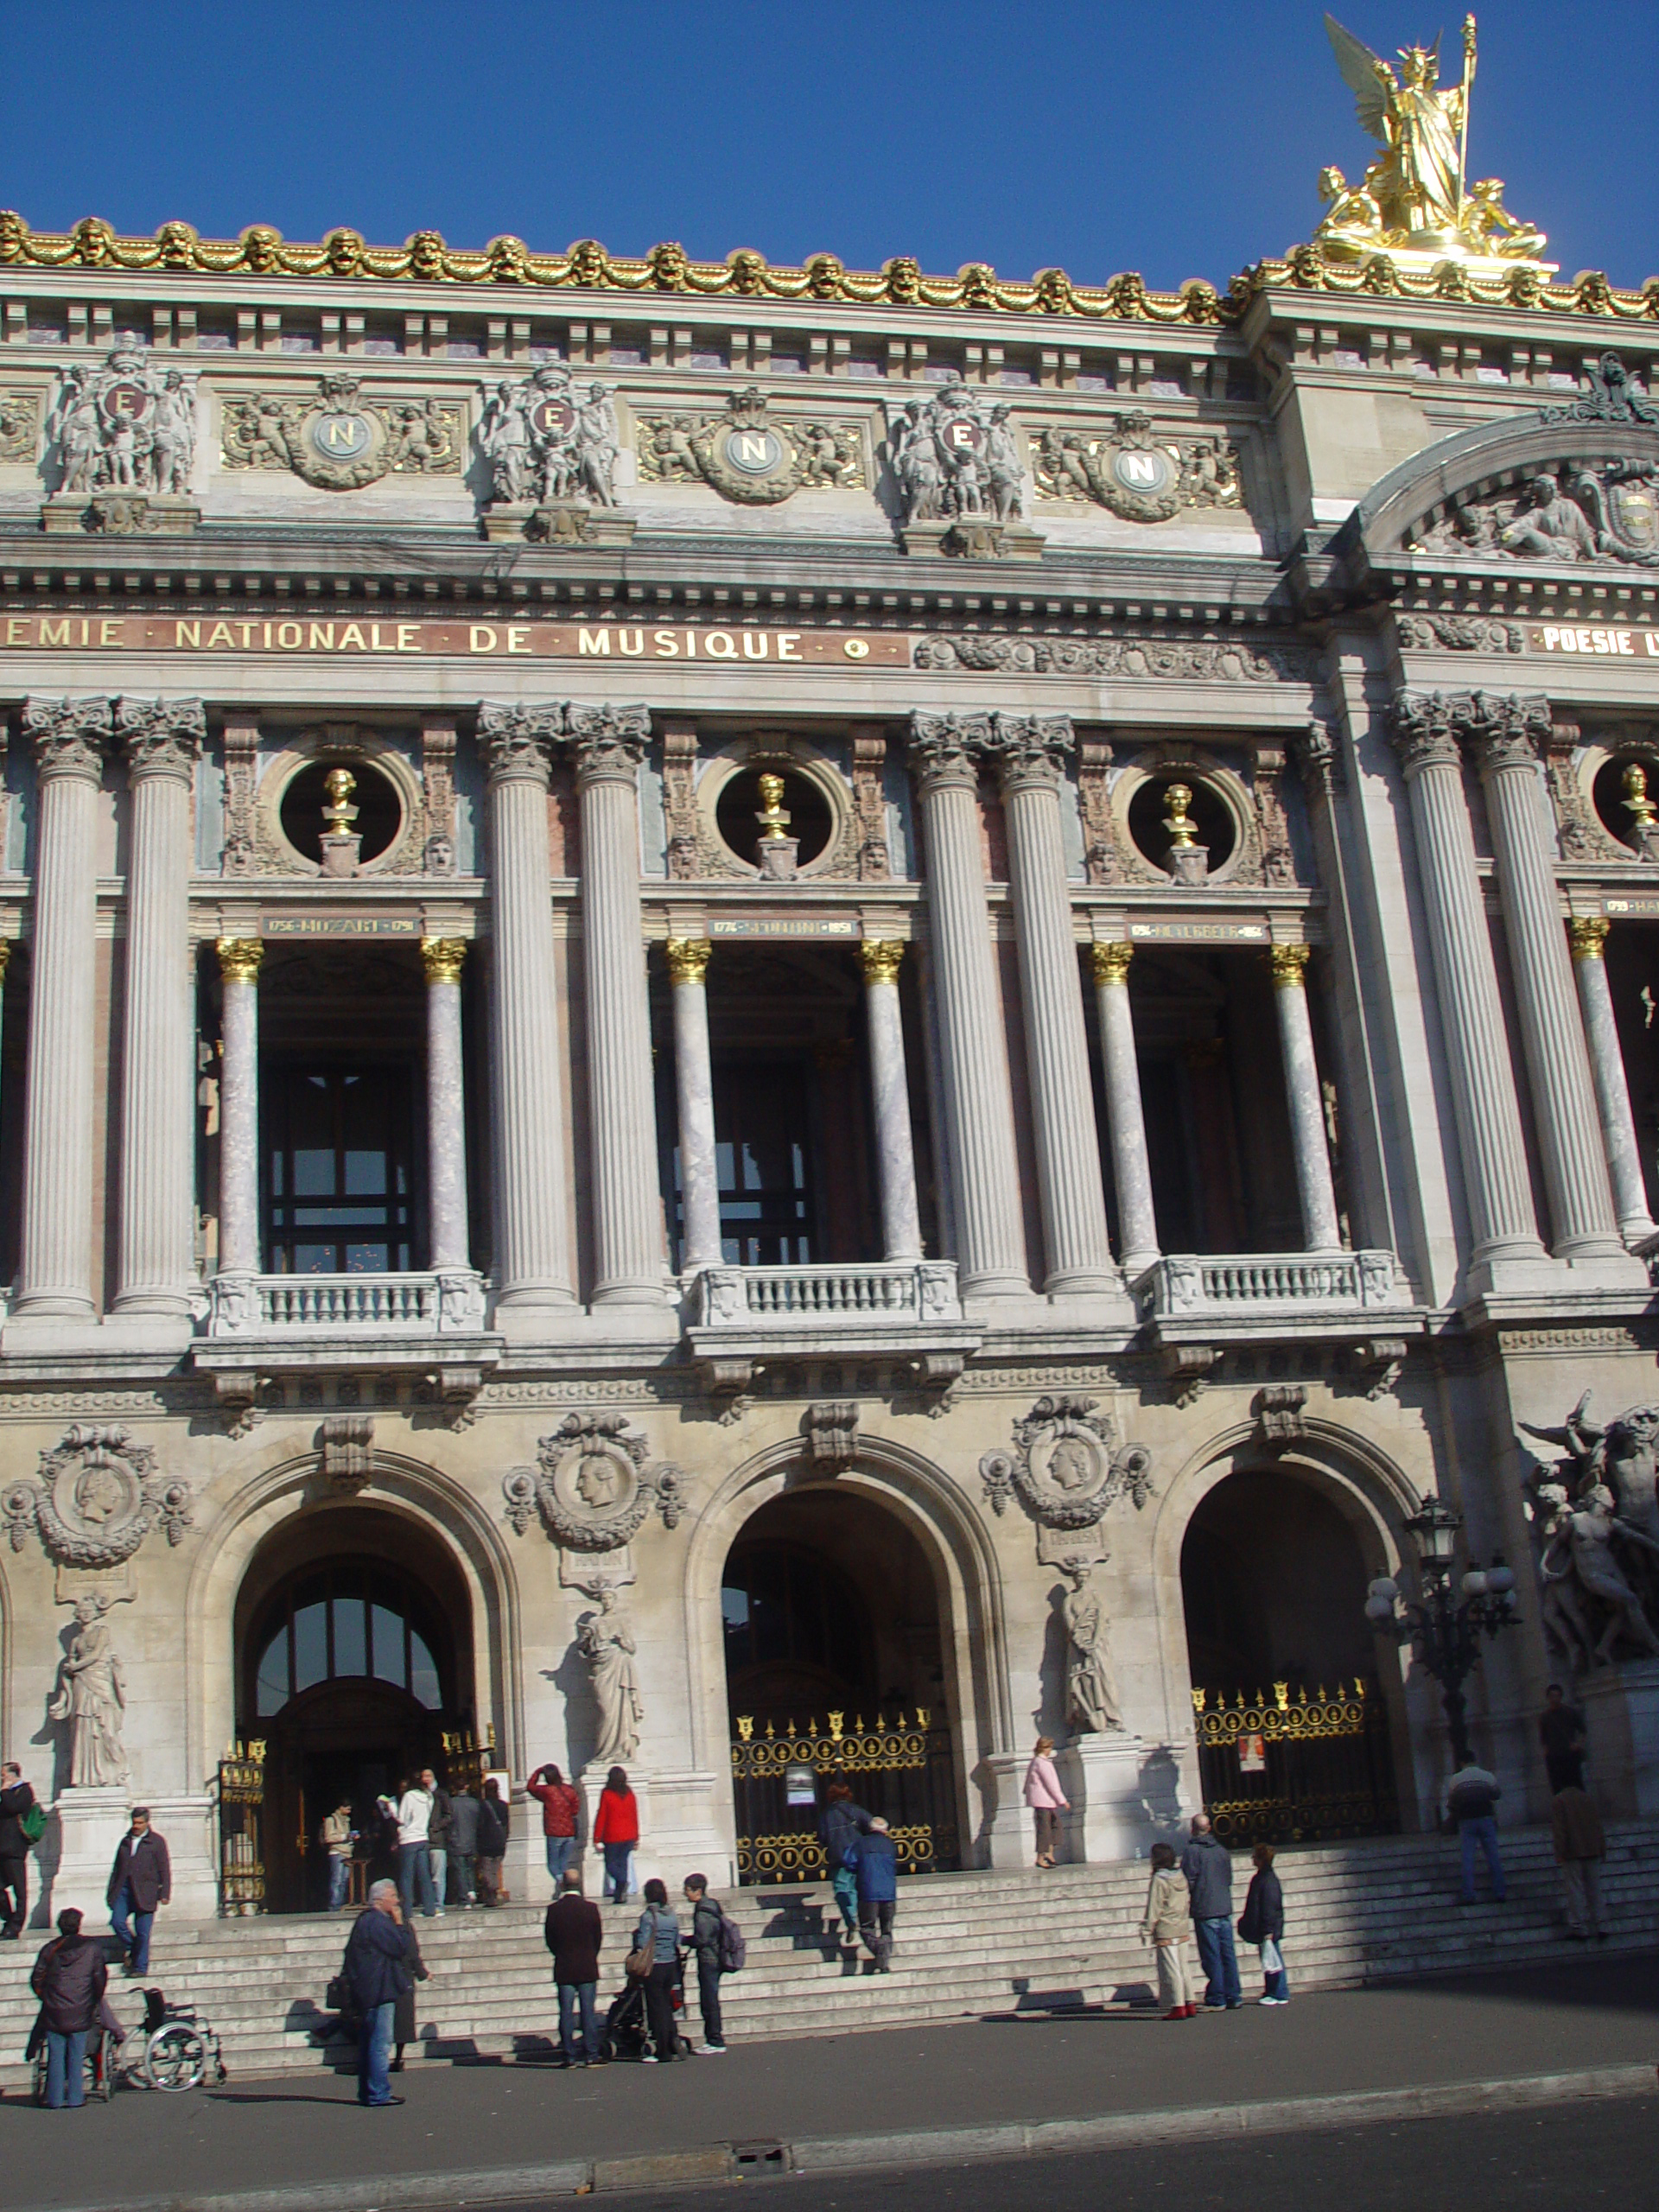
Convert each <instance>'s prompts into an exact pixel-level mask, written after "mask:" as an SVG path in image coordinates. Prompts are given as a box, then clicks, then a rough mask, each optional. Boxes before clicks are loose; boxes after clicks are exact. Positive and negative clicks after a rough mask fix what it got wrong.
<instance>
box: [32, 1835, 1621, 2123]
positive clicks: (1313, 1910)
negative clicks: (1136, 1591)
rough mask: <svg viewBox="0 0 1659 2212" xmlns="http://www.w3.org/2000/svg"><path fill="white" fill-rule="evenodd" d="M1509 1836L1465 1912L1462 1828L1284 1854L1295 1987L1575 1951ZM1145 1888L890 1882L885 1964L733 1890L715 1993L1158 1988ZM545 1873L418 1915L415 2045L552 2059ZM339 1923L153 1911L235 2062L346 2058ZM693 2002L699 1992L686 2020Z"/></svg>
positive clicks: (818, 2014)
mask: <svg viewBox="0 0 1659 2212" xmlns="http://www.w3.org/2000/svg"><path fill="white" fill-rule="evenodd" d="M1502 1841H1503V1856H1504V1863H1505V1866H1506V1868H1507V1870H1508V1874H1509V1891H1510V1895H1509V1902H1508V1904H1505V1905H1503V1906H1498V1905H1493V1904H1484V1903H1483V1904H1478V1905H1476V1906H1474V1907H1472V1908H1468V1909H1465V1908H1462V1907H1460V1906H1459V1904H1458V1903H1457V1891H1458V1873H1457V1859H1458V1846H1457V1843H1456V1840H1454V1839H1452V1838H1446V1837H1439V1836H1402V1837H1395V1838H1389V1839H1383V1840H1375V1841H1368V1842H1363V1843H1352V1844H1343V1845H1327V1846H1315V1847H1306V1848H1300V1849H1287V1850H1285V1851H1282V1852H1281V1853H1280V1855H1279V1860H1278V1867H1279V1872H1280V1873H1281V1877H1282V1878H1283V1881H1284V1886H1285V1908H1286V1938H1285V1954H1286V1962H1287V1966H1288V1967H1289V1969H1290V1977H1291V1986H1292V1990H1293V1992H1295V1991H1298V1990H1308V1989H1313V1988H1321V1987H1323V1988H1332V1987H1337V1986H1342V1985H1344V1984H1346V1985H1350V1986H1351V1985H1353V1984H1356V1983H1359V1982H1367V1981H1377V1980H1388V1979H1391V1978H1400V1977H1404V1976H1408V1975H1413V1974H1447V1973H1459V1972H1468V1971H1471V1970H1473V1969H1477V1968H1491V1967H1503V1966H1511V1965H1513V1966H1522V1965H1532V1964H1535V1963H1537V1962H1539V1961H1545V1960H1549V1959H1558V1958H1565V1957H1574V1956H1581V1955H1583V1954H1582V1947H1581V1946H1580V1945H1578V1944H1575V1943H1573V1942H1570V1941H1569V1940H1568V1939H1567V1936H1566V1933H1565V1923H1564V1920H1563V1917H1562V1915H1561V1910H1560V1892H1559V1887H1558V1884H1557V1880H1556V1874H1555V1866H1554V1857H1553V1855H1552V1853H1551V1850H1550V1842H1549V1835H1548V1831H1547V1830H1545V1829H1541V1828H1533V1829H1510V1830H1508V1831H1506V1832H1505V1833H1504V1834H1503V1838H1502ZM1656 1847H1659V1821H1626V1822H1621V1823H1616V1824H1614V1825H1613V1826H1612V1827H1610V1828H1609V1831H1608V1857H1607V1859H1606V1862H1605V1870H1604V1874H1603V1891H1604V1910H1605V1915H1606V1917H1607V1920H1608V1922H1609V1924H1610V1925H1611V1927H1612V1928H1613V1929H1614V1931H1615V1932H1614V1935H1613V1936H1612V1939H1611V1943H1610V1944H1609V1945H1607V1946H1605V1948H1610V1949H1611V1948H1621V1949H1627V1950H1628V1949H1639V1948H1647V1947H1649V1946H1651V1945H1654V1944H1655V1943H1656V1942H1659V1848H1656ZM1248 1876H1249V1866H1248V1863H1247V1862H1246V1861H1245V1860H1243V1859H1240V1860H1238V1861H1237V1862H1236V1875H1235V1902H1236V1908H1240V1909H1242V1906H1243V1893H1244V1887H1245V1883H1246V1881H1247V1879H1248ZM1481 1878H1482V1881H1483V1883H1484V1870H1483V1872H1482V1877H1481ZM1146 1886H1147V1869H1146V1867H1145V1866H1144V1864H1143V1863H1140V1862H1135V1861H1126V1862H1120V1863H1118V1864H1116V1865H1112V1866H1060V1867H1057V1868H1055V1869H1054V1870H1053V1871H1052V1872H1049V1873H1042V1874H1039V1873H1037V1872H1025V1873H969V1874H942V1875H933V1876H925V1877H916V1878H911V1879H907V1880H906V1881H904V1882H903V1883H901V1884H900V1886H899V1911H898V1919H897V1926H896V1931H895V1932H896V1937H897V1948H896V1951H895V1954H894V1958H893V1972H892V1973H891V1974H887V1975H877V1974H874V1973H872V1972H871V1971H870V1970H869V1966H868V1961H867V1960H864V1959H862V1958H861V1959H860V1960H858V1961H853V1960H851V1959H849V1958H846V1957H844V1956H843V1955H842V1954H841V1953H840V1952H839V1951H838V1950H837V1949H836V1947H835V1944H834V1942H833V1940H832V1936H831V1932H830V1931H831V1929H832V1928H833V1926H834V1925H835V1923H836V1912H835V1907H834V1904H833V1901H832V1899H831V1897H830V1893H829V1889H828V1886H827V1885H818V1886H816V1887H810V1888H806V1889H778V1890H743V1891H738V1892H736V1893H735V1895H734V1896H732V1897H728V1898H727V1899H726V1900H725V1903H726V1904H727V1907H728V1910H730V1911H732V1912H733V1913H734V1915H735V1916H736V1917H737V1919H738V1920H739V1921H740V1923H741V1925H742V1927H743V1929H744V1932H745V1934H746V1935H747V1938H748V1944H749V1962H748V1966H747V1968H746V1970H745V1971H744V1972H743V1973H742V1974H736V1975H733V1976H731V1977H729V1978H728V1980H727V1982H726V1984H725V1987H724V1990H723V1993H722V2000H723V2003H724V2007H725V2013H726V2032H727V2037H728V2041H731V2042H744V2041H747V2040H752V2039H755V2038H759V2037H788V2036H806V2035H817V2036H822V2035H834V2034H846V2033H849V2032H850V2031H854V2030H857V2029H862V2028H889V2027H900V2026H906V2025H910V2024H917V2023H920V2022H924V2021H931V2020H947V2019H963V2018H978V2017H981V2016H983V2015H986V2014H1001V2015H1007V2014H1011V2013H1018V2012H1043V2011H1046V2010H1048V2009H1051V2008H1053V2007H1069V2006H1077V2005H1101V2004H1105V2005H1134V2004H1137V2003H1139V2004H1150V2003H1151V2001H1152V1988H1151V1979H1152V1961H1151V1954H1150V1953H1149V1952H1148V1951H1147V1949H1146V1948H1145V1947H1144V1946H1143V1945H1142V1943H1141V1941H1140V1937H1139V1935H1138V1932H1137V1929H1138V1924H1139V1921H1140V1916H1141V1907H1142V1904H1143V1903H1144V1900H1145V1896H1146ZM544 1887H545V1885H544V1884H543V1883H539V1882H538V1884H537V1891H538V1897H537V1902H536V1903H534V1904H531V1905H528V1906H526V1905H518V1904H515V1905H508V1906H503V1907H501V1908H499V1910H496V1911H494V1912H482V1911H478V1910H471V1911H465V1910H456V1909H455V1908H454V1907H451V1908H450V1910H449V1911H448V1913H447V1914H446V1916H444V1918H443V1919H442V1920H430V1921H424V1920H423V1921H422V1922H421V1923H420V1934H421V1948H422V1952H423V1956H424V1958H425V1960H426V1963H427V1966H428V1967H429V1970H430V1973H431V1976H432V1979H431V1980H429V1981H428V1982H426V1983H424V1984H423V1986H422V1987H421V1989H420V1991H419V1993H418V1998H417V2005H418V2012H419V2021H420V2041H419V2043H418V2044H417V2045H416V2050H414V2051H412V2052H411V2054H410V2056H411V2059H412V2058H414V2057H415V2056H419V2057H420V2058H421V2059H423V2061H428V2062H429V2061H433V2060H438V2059H448V2060H451V2061H459V2062H465V2061H466V2060H467V2059H470V2058H474V2057H499V2056H519V2057H524V2058H537V2057H543V2058H544V2057H546V2056H549V2055H550V2049H551V2042H552V2039H553V2038H554V2037H556V2024H557V2005H556V2000H555V1999H554V1994H553V1990H552V1986H551V1980H550V1961H549V1958H548V1955H547V1952H546V1949H545V1948H544V1946H543V1941H542V1914H543V1909H544V1901H543V1900H542V1899H541V1898H540V1896H539V1891H541V1889H543V1888H544ZM637 1916H638V1909H637V1907H634V1908H629V1909H627V1910H624V1909H621V1908H615V1907H609V1906H607V1908H606V1909H605V1922H606V1934H605V1949H604V1951H603V1953H602V1954H601V1960H602V1962H603V1963H604V1964H605V1965H606V1967H607V1973H606V1975H605V1979H604V1980H603V1982H602V1983H601V2004H602V2003H603V2001H604V2000H606V1999H608V1997H609V1996H610V1995H611V1994H613V1993H614V1991H615V1989H616V1988H617V1987H618V1986H620V1979H621V1962H622V1955H623V1953H624V1952H625V1951H626V1948H627V1947H628V1943H629V1941H630V1939H631V1936H632V1928H633V1925H634V1922H635V1920H636V1918H637ZM346 1925H347V1923H346V1920H345V1919H342V1920H340V1921H333V1920H329V1919H327V1918H326V1917H322V1916H309V1915H307V1916H292V1917H283V1918H271V1919H257V1920H227V1921H213V1922H209V1923H205V1924H195V1925H188V1924H185V1923H177V1922H172V1921H169V1920H168V1918H167V1916H165V1915H163V1916H162V1921H161V1923H160V1929H159V1933H158V1936H157V1938H156V1942H155V1944H154V1946H153V1948H152V1952H151V1957H150V1973H149V1977H148V1979H149V1982H150V1983H151V1984H152V1985H153V1986H160V1987H162V1989H164V1990H165V1991H166V1993H167V1995H168V1998H169V1999H173V2000H174V2001H175V2002H176V2003H179V2004H182V2005H193V2006H194V2007H196V2008H197V2009H199V2010H200V2012H203V2013H204V2014H206V2015H207V2018H210V2019H211V2020H212V2022H213V2025H214V2026H215V2027H216V2028H217V2029H218V2031H219V2035H220V2037H221V2038H222V2040H223V2044H224V2049H225V2057H226V2064H227V2065H228V2066H230V2067H231V2068H232V2070H233V2071H234V2072H235V2073H237V2074H238V2075H242V2076H247V2075H262V2074H273V2073H277V2072H282V2071H286V2070H290V2069H303V2068H310V2069H318V2068H321V2067H327V2066H330V2065H338V2064H346V2063H351V2062H352V2061H353V2047H352V2046H350V2045H348V2044H345V2043H343V2042H341V2041H340V2040H338V2039H335V2040H334V2041H333V2042H330V2041H329V2040H328V2039H327V2025H328V2016H327V2012H325V2010H324V2005H323V1999H324V1993H325V1991H326V1989H327V1983H328V1980H329V1977H330V1976H331V1975H332V1974H334V1973H335V1972H336V1971H337V1970H338V1967H339V1964H340V1953H341V1950H342V1948H343V1946H344V1943H345V1939H346ZM44 1940H45V1937H44V1936H43V1935H42V1934H41V1932H39V1931H35V1930H31V1931H30V1932H29V1936H26V1938H25V1940H24V1941H23V1942H21V1943H19V1944H16V1945H11V1944H8V1945H6V1946H5V1947H4V1948H3V1949H0V2020H3V2021H4V2023H5V2031H4V2034H3V2042H0V2050H3V2051H4V2053H5V2054H6V2060H7V2063H4V2064H3V2065H0V2083H4V2084H6V2085H9V2086H10V2085H13V2084H16V2083H18V2082H22V2080H23V2078H24V2069H23V2068H22V2065H21V2064H20V2063H17V2060H18V2057H19V2056H20V2054H21V2052H22V2045H23V2043H24V2040H25V2038H26V2037H27V2034H28V2030H29V2023H30V2021H31V2020H32V2019H33V2018H34V2000H33V1999H32V1998H31V1997H30V1995H29V1986H28V1980H29V1965H30V1963H31V1961H32V1960H33V1957H34V1955H35V1950H36V1948H38V1946H39V1944H40V1943H41V1942H43V1941H44ZM1240 1968H1241V1974H1242V1976H1243V1982H1244V1986H1245V1992H1246V1994H1247V1995H1251V1994H1254V1993H1255V1992H1256V1990H1257V1988H1258V1987H1259V1982H1258V1977H1257V1970H1256V1967H1255V1958H1254V1955H1253V1954H1250V1953H1248V1952H1247V1953H1244V1954H1243V1956H1242V1957H1241V1961H1240ZM111 1996H112V1999H113V2001H114V2004H115V2008H116V2011H117V2012H118V2014H119V2015H120V2017H121V2018H124V2019H126V2018H137V2013H138V2010H139V2005H138V1999H137V1991H136V1987H134V1986H131V1985H129V1984H127V1983H125V1982H124V1981H122V1980H120V1979H119V1978H118V1977H112V1979H111ZM695 2009H696V2007H695V1995H694V1996H693V2000H692V2011H693V2016H694V2019H695Z"/></svg>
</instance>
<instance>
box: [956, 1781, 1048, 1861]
mask: <svg viewBox="0 0 1659 2212" xmlns="http://www.w3.org/2000/svg"><path fill="white" fill-rule="evenodd" d="M1030 1764H1031V1754H1030V1752H1029V1751H988V1752H987V1753H986V1755H985V1757H984V1758H982V1760H981V1761H980V1763H979V1764H978V1765H977V1766H976V1768H975V1769H974V1770H973V1773H972V1775H971V1777H969V1778H970V1780H971V1781H972V1783H973V1784H974V1786H975V1787H976V1789H978V1791H979V1793H980V1804H981V1807H982V1819H981V1821H980V1830H979V1835H978V1837H977V1839H976V1841H977V1847H978V1848H977V1853H976V1863H977V1864H978V1865H980V1866H990V1867H994V1868H995V1869H996V1870H998V1871H999V1872H1012V1871H1013V1870H1014V1869H1016V1868H1020V1867H1025V1866H1030V1864H1031V1862H1032V1859H1033V1855H1034V1853H1035V1845H1034V1843H1033V1827H1032V1820H1031V1814H1030V1812H1029V1810H1028V1809H1027V1805H1026V1802H1025V1797H1024V1795H1023V1792H1024V1789H1025V1780H1026V1769H1027V1766H1029V1765H1030ZM963 1858H964V1863H965V1861H966V1853H964V1854H963Z"/></svg>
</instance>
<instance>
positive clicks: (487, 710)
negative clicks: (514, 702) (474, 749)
mask: <svg viewBox="0 0 1659 2212" xmlns="http://www.w3.org/2000/svg"><path fill="white" fill-rule="evenodd" d="M563 734H564V709H563V706H554V707H497V706H483V707H480V709H479V710H478V749H479V751H480V753H482V754H483V756H484V766H485V770H486V774H487V776H488V779H489V781H490V782H491V783H493V784H505V783H533V784H539V785H541V786H542V789H543V791H545V790H546V789H547V778H548V766H549V761H548V747H550V745H552V744H554V743H555V742H556V741H557V740H558V739H559V738H561V737H563Z"/></svg>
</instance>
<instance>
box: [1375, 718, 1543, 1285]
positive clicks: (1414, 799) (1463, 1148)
mask: <svg viewBox="0 0 1659 2212" xmlns="http://www.w3.org/2000/svg"><path fill="white" fill-rule="evenodd" d="M1394 734H1395V746H1396V747H1397V749H1398V751H1399V753H1400V756H1401V761H1402V767H1403V769H1404V772H1405V779H1406V790H1407V793H1408V804H1409V805H1410V809H1411V823H1412V831H1413V835H1414V839H1415V842H1416V848H1417V860H1418V867H1419V869H1420V872H1421V879H1422V890H1423V909H1424V914H1425V917H1426V918H1427V925H1428V939H1429V950H1430V953H1431V956H1432V957H1433V967H1434V982H1435V987H1436V992H1437V995H1438V998H1439V1001H1440V1032H1441V1035H1442V1037H1443V1039H1444V1040H1445V1045H1446V1066H1447V1071H1448V1074H1449V1075H1450V1077H1451V1085H1452V1109H1453V1112H1454V1115H1455V1116H1456V1120H1457V1127H1458V1138H1459V1150H1460V1152H1461V1154H1462V1160H1463V1179H1464V1188H1465V1192H1466V1194H1467V1198H1468V1205H1469V1220H1470V1227H1471V1231H1472V1235H1473V1239H1474V1246H1473V1251H1472V1253H1471V1259H1472V1260H1473V1261H1474V1262H1475V1263H1476V1264H1477V1265H1478V1264H1481V1263H1484V1262H1489V1261H1491V1260H1493V1259H1503V1260H1510V1261H1524V1262H1532V1261H1541V1260H1542V1259H1543V1257H1544V1249H1543V1245H1542V1243H1541V1241H1540V1239H1539V1236H1538V1225H1537V1222H1536V1220H1535V1217H1534V1214H1533V1206H1532V1189H1531V1184H1530V1181H1529V1177H1528V1173H1527V1154H1526V1145H1525V1141H1524V1140H1523V1138H1522V1131H1521V1109H1520V1106H1519V1104H1518V1103H1517V1102H1516V1095H1515V1083H1514V1078H1513V1076H1512V1074H1511V1071H1510V1053H1509V1042H1508V1039H1507V1038H1506V1037H1505V1035H1504V1031H1503V1010H1502V1001H1500V999H1499V997H1498V990H1497V963H1496V961H1495V960H1494V958H1493V957H1492V941H1491V933H1490V931H1488V929H1487V926H1486V912H1485V907H1484V903H1483V901H1482V899H1481V893H1480V877H1479V874H1478V869H1477V868H1476V864H1475V841H1474V836H1473V833H1472V831H1471V829H1470V826H1469V808H1468V804H1467V802H1466V800H1465V797H1464V789H1463V760H1462V754H1461V753H1460V751H1459V746H1458V741H1457V737H1456V735H1455V734H1454V732H1453V731H1452V727H1451V721H1450V713H1449V707H1448V703H1447V702H1446V700H1444V699H1443V698H1442V697H1440V695H1439V694H1435V693H1421V692H1407V693H1404V694H1402V696H1401V697H1400V698H1399V699H1397V700H1396V701H1395V732H1394Z"/></svg>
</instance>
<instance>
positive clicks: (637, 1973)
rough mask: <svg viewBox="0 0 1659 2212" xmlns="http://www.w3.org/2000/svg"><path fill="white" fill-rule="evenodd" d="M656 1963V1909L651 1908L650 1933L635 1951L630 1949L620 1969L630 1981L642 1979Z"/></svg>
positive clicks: (645, 1977)
mask: <svg viewBox="0 0 1659 2212" xmlns="http://www.w3.org/2000/svg"><path fill="white" fill-rule="evenodd" d="M656 1963H657V1909H656V1907H655V1906H654V1905H653V1906H652V1909H651V1934H650V1936H648V1937H647V1938H646V1940H645V1942H644V1943H642V1944H641V1945H640V1947H639V1949H638V1950H637V1951H630V1952H629V1953H628V1955H627V1957H626V1959H624V1960H623V1961H622V1971H623V1973H624V1974H626V1976H627V1977H628V1980H630V1981H644V1980H646V1979H647V1977H648V1976H649V1975H650V1973H651V1970H652V1967H654V1966H655V1965H656Z"/></svg>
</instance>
